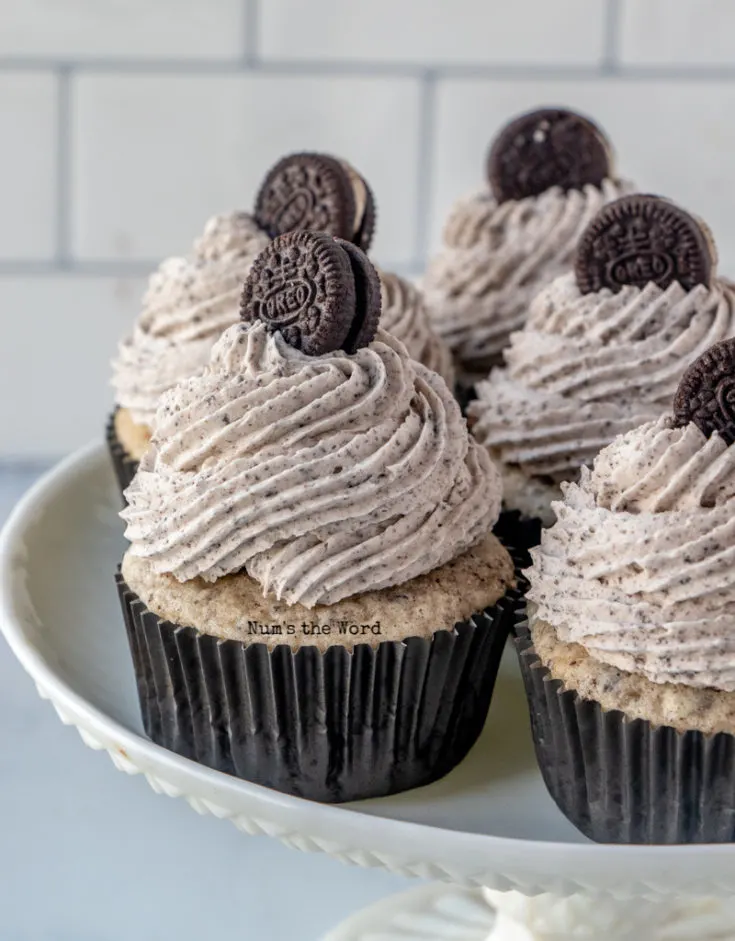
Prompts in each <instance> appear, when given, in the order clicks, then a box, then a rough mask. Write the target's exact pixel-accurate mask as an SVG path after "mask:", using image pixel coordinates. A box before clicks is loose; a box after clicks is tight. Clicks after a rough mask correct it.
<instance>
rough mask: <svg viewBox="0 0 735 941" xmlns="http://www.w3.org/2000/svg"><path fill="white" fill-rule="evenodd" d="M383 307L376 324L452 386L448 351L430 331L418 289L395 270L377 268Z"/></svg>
mask: <svg viewBox="0 0 735 941" xmlns="http://www.w3.org/2000/svg"><path fill="white" fill-rule="evenodd" d="M378 274H379V275H380V288H381V296H382V304H383V310H382V313H381V315H380V326H381V327H382V328H383V329H384V330H387V331H388V333H392V334H393V336H394V337H397V338H398V339H399V340H400V341H401V343H403V345H404V346H405V347H406V349H407V350H408V352H409V354H410V355H411V356H412V357H413V358H414V359H415V360H416V361H417V362H419V363H423V364H424V366H428V367H429V369H433V370H434V372H437V373H439V375H440V376H441V377H442V379H444V381H445V382H446V384H447V385H448V386H449V388H450V389H452V388H453V387H454V363H453V360H452V352H451V350H450V349H449V347H448V346H447V344H446V343H445V342H444V340H442V338H441V337H440V336H439V335H438V334H436V333H434V331H433V329H432V327H431V324H430V323H429V317H428V314H427V312H426V305H425V304H424V299H423V296H422V294H421V292H420V291H419V289H418V288H417V287H416V286H415V285H413V284H411V282H410V281H407V280H406V279H405V278H401V277H400V276H399V275H397V274H393V273H390V272H386V271H382V270H378Z"/></svg>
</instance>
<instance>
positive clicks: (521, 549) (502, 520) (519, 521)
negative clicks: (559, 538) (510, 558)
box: [493, 510, 543, 568]
mask: <svg viewBox="0 0 735 941" xmlns="http://www.w3.org/2000/svg"><path fill="white" fill-rule="evenodd" d="M542 529H543V523H542V522H541V520H540V519H539V518H538V517H537V516H524V515H523V514H522V513H521V511H520V510H501V512H500V516H499V517H498V521H497V523H496V524H495V527H494V529H493V533H494V534H495V535H496V536H497V537H498V539H499V540H500V541H501V542H502V543H503V545H504V546H505V547H506V549H508V551H509V552H511V554H514V555H516V556H518V557H519V558H520V560H521V562H522V565H523V567H524V568H526V567H528V566H529V565H530V564H531V555H530V552H529V550H530V549H533V548H534V546H537V545H538V544H539V543H540V542H541V530H542Z"/></svg>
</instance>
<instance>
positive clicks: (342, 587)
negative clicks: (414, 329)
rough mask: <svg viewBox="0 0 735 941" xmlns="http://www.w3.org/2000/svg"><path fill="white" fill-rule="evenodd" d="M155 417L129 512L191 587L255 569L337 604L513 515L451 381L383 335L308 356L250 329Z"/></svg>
mask: <svg viewBox="0 0 735 941" xmlns="http://www.w3.org/2000/svg"><path fill="white" fill-rule="evenodd" d="M155 427H156V433H155V435H154V439H153V447H152V449H151V450H150V451H149V453H148V455H147V456H146V457H145V458H144V460H143V462H142V463H141V467H140V471H139V473H138V475H137V476H136V478H135V480H134V481H133V484H132V485H131V487H130V488H129V489H128V490H127V492H126V498H127V500H128V503H129V506H128V508H127V509H126V510H125V511H124V513H123V517H124V518H125V519H126V521H127V523H128V528H127V537H128V538H129V539H130V541H131V542H132V548H131V552H132V553H133V554H134V555H138V556H142V557H145V558H147V559H148V560H149V561H150V562H151V564H152V566H153V568H154V569H155V570H156V571H158V572H169V573H171V574H173V575H174V576H175V577H176V578H178V579H179V580H182V581H184V580H189V579H192V578H195V577H197V576H200V577H201V578H203V579H205V580H207V581H214V580H216V579H217V578H220V577H222V576H225V575H228V574H232V573H236V572H238V571H241V570H243V569H245V570H246V571H247V572H248V574H250V575H251V576H252V577H254V578H255V579H257V580H258V581H259V582H260V583H261V584H262V586H263V589H264V592H265V593H268V592H273V593H274V594H275V595H276V596H277V597H278V598H283V599H285V600H286V601H288V602H290V603H295V602H300V603H302V604H304V605H307V606H309V607H312V606H313V605H315V604H329V603H333V602H335V601H338V600H340V599H342V598H345V597H349V596H351V595H355V594H359V593H362V592H365V591H368V590H373V589H380V588H384V587H388V586H391V585H397V584H401V583H403V582H405V581H408V580H409V579H411V578H414V577H415V576H417V575H420V574H423V573H425V572H428V571H431V570H432V569H434V568H437V567H438V566H440V565H442V564H444V563H445V562H447V561H449V560H450V559H452V558H455V557H456V556H458V555H459V554H461V553H462V552H463V551H465V550H466V549H468V548H469V547H471V546H472V545H474V544H476V543H477V542H478V541H480V540H481V539H482V538H483V537H484V536H486V534H487V533H488V531H489V530H490V528H491V527H492V525H493V523H494V522H495V520H496V518H497V515H498V511H499V506H500V492H501V485H500V478H499V474H498V472H497V470H496V468H495V467H494V465H493V464H492V462H491V461H490V459H489V458H488V456H487V453H486V452H485V451H484V449H482V448H481V447H479V446H478V445H477V444H476V443H475V442H474V441H473V440H472V439H471V438H470V437H469V435H468V434H467V430H466V426H465V423H464V419H463V418H462V416H461V413H460V410H459V407H458V406H457V403H456V402H455V400H454V399H453V397H452V395H451V393H450V392H449V390H448V389H447V386H446V384H445V383H444V381H443V380H442V379H440V378H439V377H438V376H437V375H436V374H435V373H434V372H432V371H431V370H428V369H427V368H425V367H424V366H422V365H421V364H418V363H416V362H414V361H413V360H412V359H411V358H410V357H409V356H408V353H407V351H406V349H405V347H404V346H403V345H402V344H401V343H400V342H399V341H397V340H396V339H394V338H393V337H392V336H391V335H390V334H388V333H386V332H384V331H382V330H381V331H379V332H378V335H377V338H376V339H375V340H374V341H373V342H372V343H371V344H370V345H369V346H367V347H363V348H360V349H358V350H357V352H356V353H354V354H351V355H348V354H346V353H344V352H342V351H337V352H335V353H328V354H324V355H321V356H308V355H306V354H304V353H302V352H301V351H299V350H296V349H294V348H292V347H290V346H289V345H287V344H286V343H285V341H284V340H283V337H282V336H281V335H280V333H278V332H276V333H273V334H269V333H268V332H267V330H266V328H265V326H264V325H263V324H261V323H256V324H254V325H253V326H250V327H248V326H247V325H245V324H237V325H235V326H233V327H231V328H230V329H229V330H227V331H226V332H225V334H224V335H223V336H222V337H221V339H220V340H219V341H218V342H217V344H216V345H215V347H214V350H213V352H212V358H211V361H210V364H209V366H208V368H207V369H206V370H205V371H204V372H203V373H202V374H201V375H199V376H196V377H194V378H191V379H189V380H188V381H186V382H184V383H182V384H181V385H179V386H178V387H177V388H176V389H174V390H173V391H171V392H170V393H169V394H168V395H166V396H165V397H164V399H163V400H162V402H161V406H160V408H159V410H158V414H157V416H156V425H155Z"/></svg>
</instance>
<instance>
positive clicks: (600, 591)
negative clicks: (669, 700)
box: [528, 417, 735, 692]
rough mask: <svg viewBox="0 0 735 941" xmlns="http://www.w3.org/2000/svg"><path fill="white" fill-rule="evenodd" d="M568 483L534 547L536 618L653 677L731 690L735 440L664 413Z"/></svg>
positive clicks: (603, 657)
mask: <svg viewBox="0 0 735 941" xmlns="http://www.w3.org/2000/svg"><path fill="white" fill-rule="evenodd" d="M563 489H564V499H563V501H561V502H560V503H557V504H555V506H554V509H555V511H556V515H557V522H556V523H555V525H554V526H552V527H551V529H548V530H546V531H544V533H543V536H542V541H541V546H540V547H539V548H538V549H535V550H533V552H532V556H533V562H534V564H533V568H532V569H530V571H529V577H530V581H531V588H530V590H529V592H528V598H529V600H531V601H532V602H534V603H535V604H536V605H537V606H538V609H537V612H536V616H537V617H538V618H540V619H542V620H544V621H547V622H548V623H550V624H551V625H552V626H553V627H554V628H555V630H556V632H557V634H558V636H559V638H560V639H561V640H563V641H567V642H570V643H577V644H581V645H582V646H583V647H584V648H585V649H586V650H587V651H588V653H589V654H590V655H591V656H593V657H595V658H596V659H598V660H600V661H601V662H603V663H607V664H610V665H612V666H615V667H618V668H619V669H622V670H626V671H628V672H629V673H636V674H640V675H642V676H644V677H646V678H647V679H649V680H651V681H653V682H654V683H675V684H684V685H688V686H694V687H712V688H715V689H719V690H725V691H728V692H731V691H733V690H735V448H728V447H727V446H726V445H725V442H724V441H723V440H722V439H721V438H720V437H719V435H717V434H713V435H712V436H711V437H709V438H705V436H704V435H703V434H702V432H701V431H700V430H699V429H698V428H697V427H696V426H695V425H693V424H689V425H687V426H686V427H683V428H674V427H673V421H672V420H671V419H670V418H669V417H662V418H659V419H658V420H657V421H655V422H649V423H647V424H645V425H643V426H641V427H640V428H637V429H635V430H634V431H631V432H629V433H628V434H626V435H623V436H621V437H620V438H618V439H617V440H616V441H615V442H614V443H613V444H611V445H610V446H609V447H607V448H605V449H604V450H603V451H602V452H601V453H600V455H599V456H598V457H597V459H596V460H595V462H594V466H593V468H592V470H590V469H589V468H584V469H583V470H582V475H581V480H580V483H579V484H565V485H563Z"/></svg>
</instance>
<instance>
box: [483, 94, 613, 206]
mask: <svg viewBox="0 0 735 941" xmlns="http://www.w3.org/2000/svg"><path fill="white" fill-rule="evenodd" d="M610 154H611V150H610V145H609V144H608V142H607V139H606V138H605V135H604V134H603V133H602V131H601V130H600V129H599V128H598V127H597V126H596V125H595V124H593V122H592V121H590V120H589V118H584V117H582V115H580V114H576V113H575V112H574V111H568V110H566V109H564V108H541V109H539V110H537V111H529V112H528V113H526V114H522V115H520V117H517V118H515V119H514V120H513V121H511V122H510V123H509V124H507V125H506V126H505V127H504V128H503V130H502V131H501V132H500V133H499V134H498V136H497V137H496V138H495V141H494V142H493V144H492V146H491V148H490V152H489V154H488V158H487V174H488V178H489V180H490V186H491V188H492V191H493V195H494V196H495V198H496V199H497V200H498V202H499V203H502V202H506V201H507V200H509V199H525V198H526V197H528V196H538V194H539V193H543V192H544V191H545V190H547V189H550V188H551V187H552V186H559V187H561V188H562V189H563V190H564V191H565V192H566V191H567V190H574V189H583V188H584V187H585V186H587V185H591V186H597V187H599V186H601V185H602V181H603V180H604V179H605V178H606V177H608V176H610V173H611V166H610V162H611V158H610Z"/></svg>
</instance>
